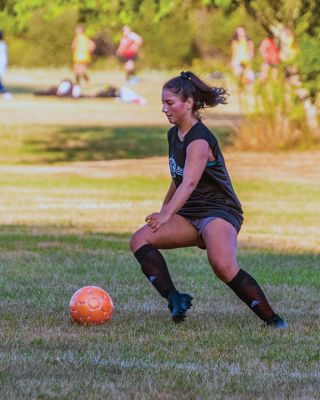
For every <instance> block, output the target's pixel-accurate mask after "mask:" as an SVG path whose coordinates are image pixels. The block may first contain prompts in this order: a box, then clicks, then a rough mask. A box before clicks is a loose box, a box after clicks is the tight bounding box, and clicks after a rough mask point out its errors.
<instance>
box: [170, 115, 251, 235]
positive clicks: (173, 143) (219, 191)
mask: <svg viewBox="0 0 320 400" xmlns="http://www.w3.org/2000/svg"><path fill="white" fill-rule="evenodd" d="M197 139H203V140H205V141H207V142H208V143H209V146H210V148H211V150H212V153H213V156H214V157H215V161H213V162H208V163H207V165H206V168H205V170H204V172H203V174H202V176H201V178H200V181H199V183H198V185H197V187H196V188H195V190H194V191H193V192H192V193H191V195H190V197H189V198H188V200H187V201H186V203H185V204H184V205H183V206H182V208H181V209H180V210H179V211H178V214H180V215H182V216H185V217H189V218H206V217H220V218H223V219H225V220H227V221H228V222H230V223H231V224H232V225H233V226H234V227H235V228H236V229H237V231H239V230H240V227H241V224H242V221H243V216H242V214H243V212H242V208H241V204H240V202H239V200H238V197H237V196H236V194H235V191H234V189H233V186H232V183H231V180H230V177H229V174H228V171H227V169H226V165H225V162H224V158H223V155H222V152H221V150H220V147H219V144H218V141H217V139H216V138H215V136H214V135H213V134H212V132H211V131H210V130H209V129H208V128H207V127H206V126H205V125H204V124H203V123H202V122H201V121H198V122H197V123H196V124H195V125H193V127H192V128H191V129H190V131H189V132H188V133H187V134H186V135H185V137H184V140H183V142H181V141H180V139H179V137H178V127H177V126H174V127H172V128H171V129H170V130H169V132H168V142H169V167H170V173H171V176H172V179H173V180H174V183H175V185H176V187H178V186H179V185H180V184H181V183H182V179H183V170H184V166H185V161H186V154H187V147H188V145H189V144H190V143H191V142H193V141H194V140H197Z"/></svg>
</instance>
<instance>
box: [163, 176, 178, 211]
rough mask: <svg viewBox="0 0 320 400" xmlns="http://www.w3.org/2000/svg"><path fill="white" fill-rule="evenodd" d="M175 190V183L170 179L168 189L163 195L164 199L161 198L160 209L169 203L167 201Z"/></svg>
mask: <svg viewBox="0 0 320 400" xmlns="http://www.w3.org/2000/svg"><path fill="white" fill-rule="evenodd" d="M176 190H177V187H176V184H175V183H174V181H173V180H172V181H171V184H170V186H169V189H168V191H167V194H166V195H165V198H164V200H163V203H162V207H161V210H162V209H163V208H164V207H166V205H167V204H168V203H169V201H170V200H171V199H172V197H173V195H174V194H175V192H176ZM160 212H161V211H160Z"/></svg>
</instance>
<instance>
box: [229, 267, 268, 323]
mask: <svg viewBox="0 0 320 400" xmlns="http://www.w3.org/2000/svg"><path fill="white" fill-rule="evenodd" d="M227 285H228V286H229V287H230V288H231V289H232V290H233V291H234V292H235V294H236V295H237V296H238V297H239V298H240V299H241V300H242V301H243V302H244V303H246V304H247V305H248V306H249V307H250V308H251V310H252V311H253V312H254V313H255V314H256V315H257V316H258V317H259V318H261V319H262V320H263V321H265V322H267V321H269V320H271V318H273V317H274V316H275V315H276V314H275V313H274V312H273V310H272V308H271V306H270V305H269V303H268V300H267V298H266V296H265V295H264V293H263V291H262V289H261V288H260V286H259V284H258V282H257V281H256V280H255V279H254V278H253V277H252V276H251V275H249V274H248V273H247V272H246V271H244V270H242V269H240V271H239V272H238V273H237V275H236V276H235V277H234V278H233V279H232V281H231V282H229V283H228V284H227Z"/></svg>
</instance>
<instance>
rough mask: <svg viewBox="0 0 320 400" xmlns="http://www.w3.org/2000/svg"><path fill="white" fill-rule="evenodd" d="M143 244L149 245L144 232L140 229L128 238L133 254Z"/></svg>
mask: <svg viewBox="0 0 320 400" xmlns="http://www.w3.org/2000/svg"><path fill="white" fill-rule="evenodd" d="M145 244H149V241H148V237H147V235H146V230H145V229H144V227H143V228H140V229H139V230H137V231H136V232H134V234H133V235H132V236H131V238H130V248H131V251H132V252H133V253H135V252H136V251H137V250H138V249H140V247H142V246H144V245H145Z"/></svg>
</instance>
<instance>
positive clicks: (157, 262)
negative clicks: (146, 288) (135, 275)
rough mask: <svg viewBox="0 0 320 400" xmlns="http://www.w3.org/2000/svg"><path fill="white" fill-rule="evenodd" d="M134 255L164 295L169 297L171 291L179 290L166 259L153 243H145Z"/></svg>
mask: <svg viewBox="0 0 320 400" xmlns="http://www.w3.org/2000/svg"><path fill="white" fill-rule="evenodd" d="M134 255H135V257H136V259H137V260H138V261H139V263H140V265H141V269H142V272H143V273H144V275H145V276H146V277H147V278H148V280H149V281H150V282H151V283H152V285H153V286H154V287H155V288H156V289H157V291H158V292H159V293H160V294H161V296H162V297H165V298H167V297H168V295H169V294H170V293H172V292H177V290H176V288H175V286H174V284H173V282H172V280H171V277H170V273H169V271H168V268H167V264H166V262H165V259H164V258H163V256H162V254H161V253H160V251H159V250H158V249H156V248H155V247H153V246H152V245H151V244H145V245H144V246H142V247H140V249H138V250H137V251H136V252H135V254H134Z"/></svg>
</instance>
